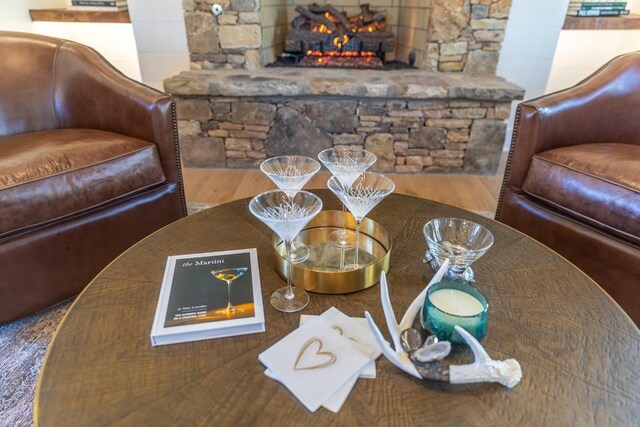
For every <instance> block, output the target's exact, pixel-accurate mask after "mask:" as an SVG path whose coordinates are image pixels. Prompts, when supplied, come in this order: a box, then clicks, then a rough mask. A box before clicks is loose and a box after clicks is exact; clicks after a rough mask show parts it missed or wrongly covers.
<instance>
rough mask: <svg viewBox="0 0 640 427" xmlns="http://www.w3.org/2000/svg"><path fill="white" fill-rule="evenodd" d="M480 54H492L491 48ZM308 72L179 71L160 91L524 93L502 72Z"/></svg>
mask: <svg viewBox="0 0 640 427" xmlns="http://www.w3.org/2000/svg"><path fill="white" fill-rule="evenodd" d="M474 52H475V51H474ZM474 52H472V53H474ZM479 52H484V51H479ZM485 53H487V54H495V53H496V52H485ZM313 71H314V72H313V73H309V72H308V70H303V69H295V68H291V69H287V68H263V69H259V70H193V71H184V72H182V73H180V74H178V75H177V76H174V77H171V78H168V79H166V80H165V90H166V91H167V92H169V93H171V94H174V95H204V96H221V97H255V96H263V97H284V96H287V97H290V96H306V95H327V96H345V97H361V98H370V97H373V98H375V97H377V96H378V95H373V94H371V93H370V92H368V91H367V88H366V85H367V84H368V83H375V84H377V85H386V86H388V87H389V90H388V91H387V96H388V97H390V98H392V99H393V98H396V99H398V100H399V99H402V98H405V99H412V100H428V99H444V98H453V99H468V100H480V101H511V100H515V99H522V97H523V95H524V90H523V89H522V88H520V87H518V86H516V85H514V84H511V83H509V82H507V81H505V80H504V79H503V78H502V77H498V76H495V75H489V74H478V75H469V74H464V73H437V72H436V73H434V72H427V71H423V70H401V71H400V70H398V71H378V70H344V69H317V70H316V69H314V70H313ZM372 101H373V99H372ZM394 102H395V101H394ZM397 104H398V105H397V106H396V105H395V104H394V105H393V107H389V109H390V110H397V109H406V108H407V102H406V101H400V102H397ZM363 107H364V106H361V107H360V108H363ZM372 112H373V111H372ZM367 115H376V114H367Z"/></svg>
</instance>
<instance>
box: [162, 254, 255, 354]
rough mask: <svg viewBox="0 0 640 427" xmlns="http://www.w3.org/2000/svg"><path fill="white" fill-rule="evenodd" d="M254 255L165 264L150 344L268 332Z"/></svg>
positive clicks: (179, 258) (176, 259)
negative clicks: (266, 330)
mask: <svg viewBox="0 0 640 427" xmlns="http://www.w3.org/2000/svg"><path fill="white" fill-rule="evenodd" d="M264 328H265V326H264V310H263V305H262V292H261V288H260V272H259V270H258V255H257V252H256V250H255V249H242V250H235V251H225V252H209V253H203V254H190V255H176V256H170V257H169V258H168V259H167V264H166V267H165V272H164V278H163V280H162V286H161V289H160V295H159V297H158V305H157V307H156V314H155V317H154V321H153V327H152V329H151V343H152V344H153V345H154V346H155V345H163V344H173V343H179V342H186V341H196V340H203V339H210V338H217V337H226V336H232V335H244V334H251V333H258V332H264Z"/></svg>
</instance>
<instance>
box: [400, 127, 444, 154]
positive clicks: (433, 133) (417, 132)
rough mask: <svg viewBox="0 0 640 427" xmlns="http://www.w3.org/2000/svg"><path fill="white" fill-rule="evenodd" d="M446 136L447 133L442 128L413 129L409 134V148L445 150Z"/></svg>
mask: <svg viewBox="0 0 640 427" xmlns="http://www.w3.org/2000/svg"><path fill="white" fill-rule="evenodd" d="M446 136H447V131H446V129H442V128H437V127H425V128H420V129H412V130H411V133H410V134H409V147H411V148H429V149H438V148H443V147H444V143H445V138H446Z"/></svg>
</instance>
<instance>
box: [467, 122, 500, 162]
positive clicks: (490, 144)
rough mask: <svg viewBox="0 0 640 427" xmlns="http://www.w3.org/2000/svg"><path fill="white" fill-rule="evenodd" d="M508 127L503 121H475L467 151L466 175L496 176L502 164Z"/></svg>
mask: <svg viewBox="0 0 640 427" xmlns="http://www.w3.org/2000/svg"><path fill="white" fill-rule="evenodd" d="M506 129H507V125H506V123H505V122H504V121H502V120H475V121H474V123H473V125H472V126H471V134H470V136H469V146H468V147H467V150H466V156H465V163H464V168H463V171H464V172H465V173H476V174H495V173H496V172H497V170H498V164H499V163H500V156H501V154H502V146H503V145H504V140H505V134H506Z"/></svg>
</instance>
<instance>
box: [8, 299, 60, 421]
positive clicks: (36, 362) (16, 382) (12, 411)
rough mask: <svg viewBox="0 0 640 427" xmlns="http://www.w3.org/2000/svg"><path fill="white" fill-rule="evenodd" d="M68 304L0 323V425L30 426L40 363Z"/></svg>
mask: <svg viewBox="0 0 640 427" xmlns="http://www.w3.org/2000/svg"><path fill="white" fill-rule="evenodd" d="M70 305H71V300H68V301H65V302H63V303H60V304H58V305H55V306H53V307H51V308H48V309H46V310H44V311H41V312H39V313H36V314H33V315H31V316H28V317H25V318H23V319H20V320H18V321H15V322H12V323H9V324H8V325H4V326H0V426H3V427H5V426H6V427H9V426H31V425H33V399H34V396H35V390H36V384H37V382H38V372H39V371H40V365H41V364H42V359H43V358H44V354H45V352H46V351H47V346H48V345H49V341H50V340H51V337H52V336H53V333H54V332H55V330H56V328H57V327H58V324H59V323H60V321H61V320H62V318H63V317H64V314H65V313H66V312H67V309H68V308H69V306H70Z"/></svg>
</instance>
